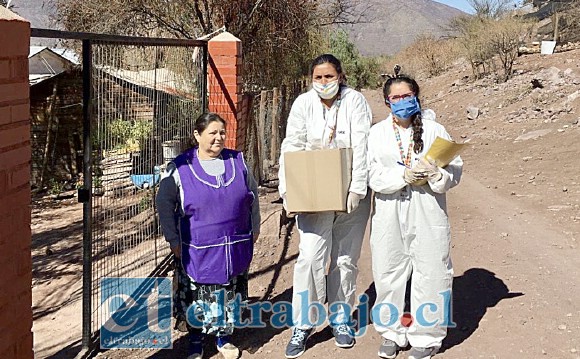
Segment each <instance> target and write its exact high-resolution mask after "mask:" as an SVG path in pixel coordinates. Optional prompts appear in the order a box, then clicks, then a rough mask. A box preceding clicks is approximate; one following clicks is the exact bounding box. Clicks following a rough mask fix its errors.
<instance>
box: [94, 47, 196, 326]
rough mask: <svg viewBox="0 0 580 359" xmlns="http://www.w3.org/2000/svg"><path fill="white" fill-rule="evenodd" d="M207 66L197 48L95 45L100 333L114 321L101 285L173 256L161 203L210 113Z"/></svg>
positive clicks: (134, 274) (142, 273) (143, 273)
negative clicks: (171, 169) (199, 120)
mask: <svg viewBox="0 0 580 359" xmlns="http://www.w3.org/2000/svg"><path fill="white" fill-rule="evenodd" d="M204 59H205V57H204V55H203V51H202V48H200V47H195V46H179V47H177V46H161V45H159V46H157V45H139V44H119V43H109V42H100V41H97V42H93V43H92V59H91V60H92V73H91V77H92V79H91V82H92V85H93V112H92V117H93V122H92V129H91V134H92V136H91V142H92V143H91V145H92V196H93V197H92V273H91V276H92V280H91V285H92V288H91V296H92V299H91V303H92V308H91V312H92V315H91V318H92V320H91V331H92V332H93V333H95V332H97V331H98V330H99V329H100V328H101V326H102V324H103V323H104V322H105V321H107V320H108V319H109V316H110V313H108V311H106V310H105V309H104V308H101V307H100V292H99V283H100V280H101V279H102V278H105V277H146V276H148V275H150V274H151V273H152V272H154V271H155V270H156V268H158V266H159V265H160V263H161V262H162V261H163V260H164V258H165V257H167V255H168V254H169V247H168V246H167V245H166V243H165V242H164V240H163V237H162V234H161V231H160V227H159V221H158V217H157V213H156V208H155V196H156V192H157V186H158V184H159V181H160V176H161V173H162V172H163V171H164V169H165V166H166V164H167V163H168V161H170V160H171V159H173V158H174V157H176V156H177V155H178V154H179V153H181V151H182V150H183V149H184V148H186V147H187V146H188V142H189V138H190V135H191V131H192V129H193V123H194V121H195V119H196V117H197V116H198V115H199V114H200V113H201V112H202V109H203V108H204V96H205V88H204V86H205V85H204V84H205V82H204V81H205V72H204V71H203V69H204V66H203V62H204ZM127 290H128V292H129V293H130V289H127Z"/></svg>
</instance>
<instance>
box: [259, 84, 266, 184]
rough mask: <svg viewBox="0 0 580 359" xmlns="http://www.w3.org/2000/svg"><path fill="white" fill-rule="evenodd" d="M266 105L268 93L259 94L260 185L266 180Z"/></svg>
mask: <svg viewBox="0 0 580 359" xmlns="http://www.w3.org/2000/svg"><path fill="white" fill-rule="evenodd" d="M267 104H268V91H262V92H261V93H260V112H259V113H258V133H259V136H258V137H259V138H258V161H259V162H260V183H263V182H264V181H265V180H267V176H266V170H267V168H268V166H266V165H265V162H266V131H265V130H266V115H267Z"/></svg>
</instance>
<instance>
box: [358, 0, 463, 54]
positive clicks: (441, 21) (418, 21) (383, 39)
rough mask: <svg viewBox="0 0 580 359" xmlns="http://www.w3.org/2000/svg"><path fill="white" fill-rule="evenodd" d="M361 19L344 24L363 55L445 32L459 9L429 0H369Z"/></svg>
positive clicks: (395, 49) (387, 51)
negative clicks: (353, 23) (366, 9)
mask: <svg viewBox="0 0 580 359" xmlns="http://www.w3.org/2000/svg"><path fill="white" fill-rule="evenodd" d="M368 4H369V11H368V12H367V14H366V16H365V18H364V22H362V23H360V24H356V25H352V26H349V27H347V30H348V32H349V34H350V38H351V39H352V41H353V42H354V43H355V44H356V46H357V48H358V49H359V51H360V52H361V53H362V54H363V55H368V56H375V55H385V54H386V55H393V54H395V53H397V52H398V51H399V50H401V49H403V48H404V47H406V46H408V45H410V44H411V43H413V41H414V40H415V38H416V37H417V36H418V35H421V34H425V33H428V34H432V35H434V36H436V37H439V36H443V35H445V34H446V31H445V30H444V28H445V26H446V25H447V24H448V23H449V21H450V20H451V19H452V18H454V17H456V16H458V15H461V14H464V13H463V12H462V11H461V10H458V9H455V8H453V7H450V6H447V5H444V4H440V3H438V2H435V1H431V0H415V1H400V0H369V1H368Z"/></svg>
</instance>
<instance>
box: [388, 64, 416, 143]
mask: <svg viewBox="0 0 580 359" xmlns="http://www.w3.org/2000/svg"><path fill="white" fill-rule="evenodd" d="M397 83H406V84H407V85H409V87H410V88H411V91H413V92H414V93H415V96H416V97H417V102H418V103H419V106H421V101H420V100H419V95H420V93H421V89H420V88H419V84H418V83H417V81H415V79H413V78H412V77H410V76H408V75H402V74H401V75H399V74H396V75H395V76H394V77H389V79H388V80H387V81H386V82H385V86H383V96H384V97H385V101H386V102H387V103H389V94H390V93H391V86H393V85H394V84H397ZM389 107H390V105H389ZM411 126H413V142H415V146H414V147H413V150H414V151H415V153H419V152H421V151H422V150H423V118H422V116H421V112H418V113H416V114H414V115H413V116H412V117H411Z"/></svg>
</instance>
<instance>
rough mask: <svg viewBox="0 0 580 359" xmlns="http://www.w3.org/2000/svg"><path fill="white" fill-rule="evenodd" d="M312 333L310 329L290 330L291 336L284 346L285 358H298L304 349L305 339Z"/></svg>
mask: <svg viewBox="0 0 580 359" xmlns="http://www.w3.org/2000/svg"><path fill="white" fill-rule="evenodd" d="M310 333H312V329H298V328H294V329H293V330H292V337H291V338H290V341H289V342H288V345H287V346H286V358H290V359H292V358H298V357H299V356H301V355H302V354H304V351H305V350H306V340H307V339H308V337H309V336H310Z"/></svg>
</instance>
